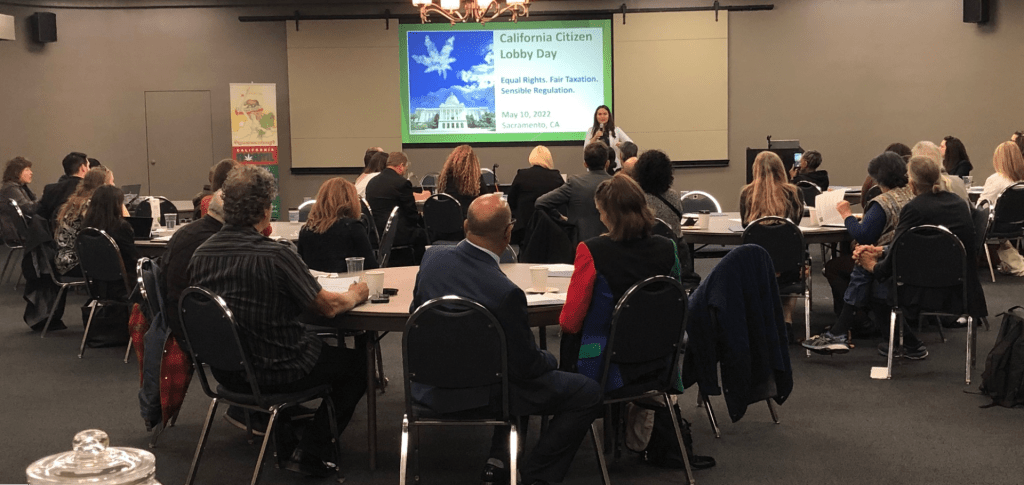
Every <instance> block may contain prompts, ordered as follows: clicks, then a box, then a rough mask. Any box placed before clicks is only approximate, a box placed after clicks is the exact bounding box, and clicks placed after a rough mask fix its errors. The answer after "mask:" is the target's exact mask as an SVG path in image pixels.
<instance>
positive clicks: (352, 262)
mask: <svg viewBox="0 0 1024 485" xmlns="http://www.w3.org/2000/svg"><path fill="white" fill-rule="evenodd" d="M345 264H346V265H347V266H348V272H349V273H358V272H360V271H362V270H363V258H345Z"/></svg>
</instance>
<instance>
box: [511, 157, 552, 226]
mask: <svg viewBox="0 0 1024 485" xmlns="http://www.w3.org/2000/svg"><path fill="white" fill-rule="evenodd" d="M564 183H565V180H563V179H562V174H561V173H559V172H558V170H557V169H555V162H554V160H553V159H552V158H551V150H548V147H546V146H544V145H538V146H536V147H534V149H533V151H531V152H530V168H523V169H520V170H519V171H517V172H516V178H515V179H513V180H512V186H511V187H509V189H508V205H509V207H510V208H511V209H512V214H514V215H515V219H516V225H515V226H513V227H512V244H520V243H521V242H522V241H523V236H524V234H525V232H526V226H527V224H529V223H530V218H531V217H533V213H534V211H535V209H534V206H533V204H534V202H536V201H537V198H538V197H540V196H542V195H544V194H546V193H548V192H551V191H552V190H555V189H557V188H559V187H561V186H562V184H564Z"/></svg>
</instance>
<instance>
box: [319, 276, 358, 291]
mask: <svg viewBox="0 0 1024 485" xmlns="http://www.w3.org/2000/svg"><path fill="white" fill-rule="evenodd" d="M316 280H317V282H319V283H320V286H322V287H323V288H324V289H325V290H327V291H333V292H335V293H344V292H346V291H348V287H349V286H352V283H357V282H358V281H359V277H358V276H343V277H340V278H331V277H328V276H318V277H317V279H316Z"/></svg>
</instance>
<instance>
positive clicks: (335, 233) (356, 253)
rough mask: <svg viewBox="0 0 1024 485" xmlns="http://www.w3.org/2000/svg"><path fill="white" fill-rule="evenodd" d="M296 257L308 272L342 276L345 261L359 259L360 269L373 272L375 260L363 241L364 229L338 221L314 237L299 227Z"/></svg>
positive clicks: (352, 222)
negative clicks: (339, 274)
mask: <svg viewBox="0 0 1024 485" xmlns="http://www.w3.org/2000/svg"><path fill="white" fill-rule="evenodd" d="M298 250H299V256H301V257H302V260H303V261H305V263H306V266H309V269H313V270H317V271H324V272H327V273H345V272H347V271H348V263H346V262H345V258H353V257H362V258H363V268H364V269H377V257H376V256H374V254H373V248H371V247H370V240H369V239H368V238H367V237H366V226H364V225H363V223H362V222H360V221H357V220H355V219H350V218H347V217H343V218H340V219H338V220H337V221H336V222H335V223H334V224H333V225H332V226H331V227H330V228H329V229H327V231H326V232H324V233H323V234H317V233H315V232H313V231H311V230H309V229H308V228H307V227H305V226H303V227H302V229H301V230H300V231H299V244H298Z"/></svg>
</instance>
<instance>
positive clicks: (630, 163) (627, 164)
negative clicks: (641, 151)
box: [622, 157, 637, 177]
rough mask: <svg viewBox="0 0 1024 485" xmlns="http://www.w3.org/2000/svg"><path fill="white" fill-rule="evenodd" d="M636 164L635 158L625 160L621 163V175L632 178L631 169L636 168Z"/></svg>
mask: <svg viewBox="0 0 1024 485" xmlns="http://www.w3.org/2000/svg"><path fill="white" fill-rule="evenodd" d="M636 162H637V158H636V157H630V158H628V159H626V161H624V162H622V173H624V174H626V175H629V176H630V177H632V176H633V169H634V168H636Z"/></svg>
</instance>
